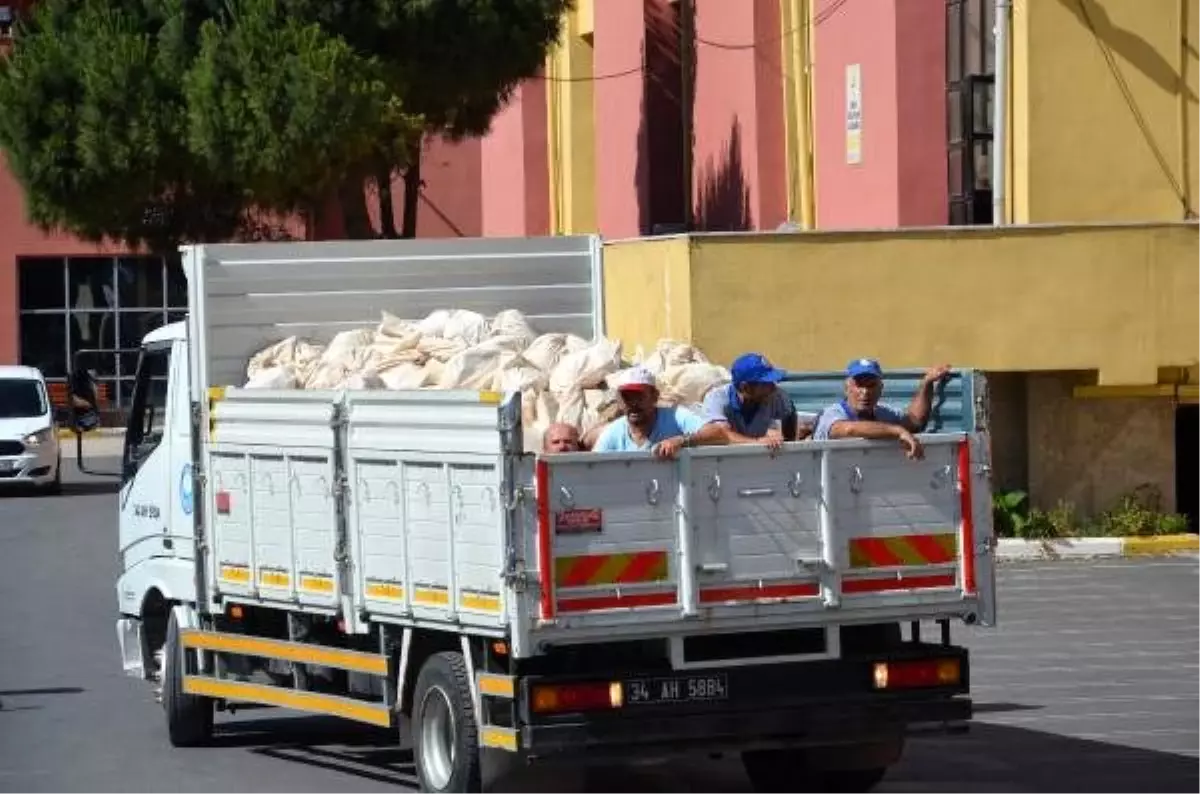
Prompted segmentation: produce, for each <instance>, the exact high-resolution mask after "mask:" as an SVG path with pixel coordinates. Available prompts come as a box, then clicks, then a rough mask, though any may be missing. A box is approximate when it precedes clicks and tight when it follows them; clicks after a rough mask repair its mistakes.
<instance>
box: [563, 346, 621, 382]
mask: <svg viewBox="0 0 1200 794" xmlns="http://www.w3.org/2000/svg"><path fill="white" fill-rule="evenodd" d="M568 342H569V340H568ZM620 368H621V343H620V342H614V341H611V340H609V339H598V340H596V342H595V343H594V344H592V345H589V346H588V347H585V348H583V349H582V350H579V351H577V352H574V353H568V354H567V355H565V356H563V357H562V359H561V360H560V361H559V362H558V364H557V365H555V367H554V370H553V371H552V372H551V373H550V390H551V391H554V392H567V391H570V390H572V389H592V388H596V387H598V386H602V385H604V379H605V377H606V376H608V375H609V374H611V373H613V372H616V371H617V370H618V369H620Z"/></svg>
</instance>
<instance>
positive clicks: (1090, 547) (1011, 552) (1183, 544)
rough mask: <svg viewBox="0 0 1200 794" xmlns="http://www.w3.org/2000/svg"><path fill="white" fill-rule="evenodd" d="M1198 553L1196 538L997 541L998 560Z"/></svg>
mask: <svg viewBox="0 0 1200 794" xmlns="http://www.w3.org/2000/svg"><path fill="white" fill-rule="evenodd" d="M1198 552H1200V537H1197V536H1196V535H1157V536H1152V537H1124V538H1054V539H1047V540H1024V539H1022V538H1000V540H999V542H998V543H997V545H996V559H998V560H1091V559H1104V558H1107V557H1159V556H1169V555H1172V554H1196V553H1198Z"/></svg>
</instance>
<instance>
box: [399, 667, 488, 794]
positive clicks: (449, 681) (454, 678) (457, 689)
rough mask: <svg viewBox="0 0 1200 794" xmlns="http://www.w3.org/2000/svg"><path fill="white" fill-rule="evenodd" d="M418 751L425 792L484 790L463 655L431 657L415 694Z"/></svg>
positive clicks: (476, 727)
mask: <svg viewBox="0 0 1200 794" xmlns="http://www.w3.org/2000/svg"><path fill="white" fill-rule="evenodd" d="M412 720H413V721H412V726H413V729H412V734H413V754H414V756H415V760H416V766H417V780H418V781H419V782H420V785H421V791H433V792H443V791H470V792H474V791H482V790H483V784H482V779H483V775H482V772H481V768H480V757H479V729H478V726H477V725H476V722H475V709H474V708H473V707H472V705H471V683H470V678H469V676H468V675H467V665H466V663H465V662H464V661H463V658H462V654H458V653H452V652H442V653H435V654H433V655H432V656H430V657H429V658H428V659H427V660H425V664H423V665H422V666H421V672H420V674H419V675H418V676H417V685H416V688H415V690H414V693H413V716H412Z"/></svg>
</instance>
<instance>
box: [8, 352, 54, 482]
mask: <svg viewBox="0 0 1200 794" xmlns="http://www.w3.org/2000/svg"><path fill="white" fill-rule="evenodd" d="M7 485H36V486H38V487H41V488H45V489H47V490H49V491H52V492H57V491H58V490H60V488H61V486H62V455H61V454H60V452H59V447H58V431H57V428H56V427H55V425H54V408H53V406H51V404H50V395H49V394H48V393H47V391H46V379H45V378H44V377H42V373H41V371H40V370H37V369H34V368H33V367H6V366H0V489H2V488H3V487H4V486H7Z"/></svg>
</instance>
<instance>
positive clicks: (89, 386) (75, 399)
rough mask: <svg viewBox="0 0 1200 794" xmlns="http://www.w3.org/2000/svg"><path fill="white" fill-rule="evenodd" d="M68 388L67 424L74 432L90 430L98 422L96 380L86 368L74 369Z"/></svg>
mask: <svg viewBox="0 0 1200 794" xmlns="http://www.w3.org/2000/svg"><path fill="white" fill-rule="evenodd" d="M68 383H69V384H70V390H69V395H68V400H69V402H70V405H69V407H68V408H67V409H66V410H67V414H68V419H67V424H69V425H70V426H71V429H72V430H74V431H75V432H76V433H83V432H86V431H88V430H92V429H94V428H95V427H97V426H98V425H99V424H100V411H99V400H98V399H97V398H96V381H95V380H93V379H92V376H91V374H90V373H88V372H87V370H82V369H79V370H75V371H74V372H72V373H71V377H70V378H69V380H68Z"/></svg>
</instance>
